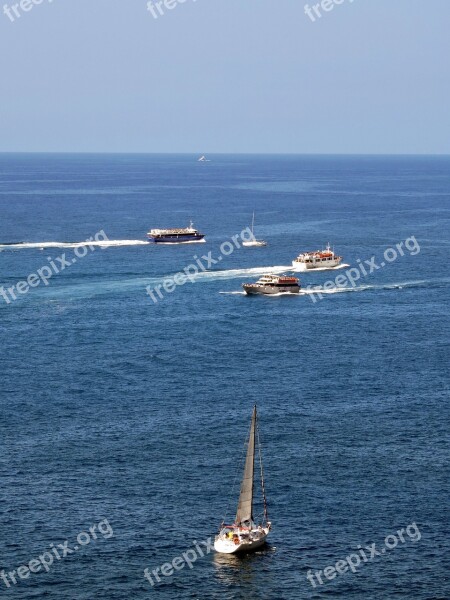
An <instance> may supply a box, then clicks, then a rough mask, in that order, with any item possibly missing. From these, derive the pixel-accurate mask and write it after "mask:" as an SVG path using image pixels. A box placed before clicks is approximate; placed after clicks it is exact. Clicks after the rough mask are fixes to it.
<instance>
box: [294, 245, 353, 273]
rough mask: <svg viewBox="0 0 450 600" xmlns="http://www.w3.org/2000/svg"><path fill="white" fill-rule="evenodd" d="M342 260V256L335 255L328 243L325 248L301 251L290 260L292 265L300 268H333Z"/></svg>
mask: <svg viewBox="0 0 450 600" xmlns="http://www.w3.org/2000/svg"><path fill="white" fill-rule="evenodd" d="M341 262H342V256H337V254H335V253H334V250H332V249H331V247H330V244H329V243H328V245H327V247H326V248H325V250H316V251H315V252H303V253H302V254H300V255H299V256H297V258H296V259H295V260H293V261H292V266H293V267H301V268H302V269H308V270H309V269H334V268H335V267H338V266H339V265H340V264H341Z"/></svg>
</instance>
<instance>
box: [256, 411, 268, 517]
mask: <svg viewBox="0 0 450 600" xmlns="http://www.w3.org/2000/svg"><path fill="white" fill-rule="evenodd" d="M256 434H257V436H258V450H259V465H260V467H261V488H262V494H263V502H264V518H265V520H266V523H268V522H269V515H268V512H267V500H266V487H265V483H264V470H263V463H262V453H261V441H260V439H259V424H258V422H256Z"/></svg>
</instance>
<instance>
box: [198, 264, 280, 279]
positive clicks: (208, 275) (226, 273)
mask: <svg viewBox="0 0 450 600" xmlns="http://www.w3.org/2000/svg"><path fill="white" fill-rule="evenodd" d="M285 271H289V267H288V266H285V265H284V266H283V265H279V266H274V267H251V268H248V269H227V270H223V271H204V272H200V273H198V274H197V275H195V279H220V278H223V279H233V278H237V277H246V276H247V275H264V274H265V273H284V272H285Z"/></svg>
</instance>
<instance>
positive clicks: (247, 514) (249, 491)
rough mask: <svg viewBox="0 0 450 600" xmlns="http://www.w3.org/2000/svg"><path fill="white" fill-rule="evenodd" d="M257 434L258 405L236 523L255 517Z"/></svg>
mask: <svg viewBox="0 0 450 600" xmlns="http://www.w3.org/2000/svg"><path fill="white" fill-rule="evenodd" d="M255 435H256V406H255V408H254V409H253V414H252V424H251V427H250V436H249V439H248V448H247V458H246V459H245V468H244V477H243V479H242V483H241V494H240V496H239V503H238V509H237V513H236V524H237V525H239V524H240V523H243V522H244V521H251V520H252V519H253V514H252V513H253V473H254V468H255Z"/></svg>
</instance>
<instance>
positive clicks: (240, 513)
mask: <svg viewBox="0 0 450 600" xmlns="http://www.w3.org/2000/svg"><path fill="white" fill-rule="evenodd" d="M256 443H257V444H258V453H259V464H260V470H261V489H262V499H263V506H264V518H263V519H262V522H261V523H260V524H258V525H257V524H256V523H255V521H254V517H253V500H254V471H255V446H256ZM270 529H271V523H270V521H269V519H268V514H267V502H266V491H265V485H264V472H263V466H262V456H261V444H260V442H259V431H258V423H257V413H256V405H255V407H254V408H253V414H252V420H251V425H250V434H249V437H248V443H247V456H246V459H245V467H244V476H243V478H242V483H241V493H240V495H239V502H238V508H237V513H236V518H235V520H234V523H233V524H232V525H225V524H224V523H222V525H221V526H220V530H219V534H218V535H217V536H216V537H215V539H214V549H215V550H216V551H217V552H221V553H223V554H238V553H245V552H253V551H254V550H257V549H258V548H260V547H261V546H263V545H264V544H265V542H266V538H267V536H268V535H269V532H270Z"/></svg>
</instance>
